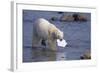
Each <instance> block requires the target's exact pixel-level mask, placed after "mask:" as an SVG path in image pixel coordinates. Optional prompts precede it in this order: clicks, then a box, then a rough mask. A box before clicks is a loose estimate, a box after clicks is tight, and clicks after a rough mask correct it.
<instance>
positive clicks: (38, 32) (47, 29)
mask: <svg viewBox="0 0 100 73" xmlns="http://www.w3.org/2000/svg"><path fill="white" fill-rule="evenodd" d="M63 36H64V35H63V32H62V31H61V30H60V29H58V28H57V27H56V26H55V25H54V24H52V23H50V22H49V21H47V20H46V19H44V18H39V19H37V20H36V21H35V22H34V25H33V37H32V38H33V40H32V47H37V46H39V45H41V42H43V40H45V41H46V42H47V44H46V45H48V48H49V49H51V50H57V46H56V41H57V39H60V40H62V39H63Z"/></svg>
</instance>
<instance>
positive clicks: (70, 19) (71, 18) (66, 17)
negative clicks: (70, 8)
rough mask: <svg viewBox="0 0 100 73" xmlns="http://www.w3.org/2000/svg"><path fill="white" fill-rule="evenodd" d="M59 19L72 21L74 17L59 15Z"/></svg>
mask: <svg viewBox="0 0 100 73" xmlns="http://www.w3.org/2000/svg"><path fill="white" fill-rule="evenodd" d="M60 21H74V18H73V17H72V16H71V15H63V16H61V18H60Z"/></svg>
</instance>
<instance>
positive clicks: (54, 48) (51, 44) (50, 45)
mask: <svg viewBox="0 0 100 73" xmlns="http://www.w3.org/2000/svg"><path fill="white" fill-rule="evenodd" d="M48 48H49V49H50V50H52V51H57V45H56V40H48Z"/></svg>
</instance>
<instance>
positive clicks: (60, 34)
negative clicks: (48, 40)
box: [52, 30, 64, 40]
mask: <svg viewBox="0 0 100 73" xmlns="http://www.w3.org/2000/svg"><path fill="white" fill-rule="evenodd" d="M52 36H53V38H54V39H59V40H63V37H64V34H63V32H62V31H60V30H56V31H54V32H53V33H52Z"/></svg>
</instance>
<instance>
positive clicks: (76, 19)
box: [72, 13, 87, 21]
mask: <svg viewBox="0 0 100 73" xmlns="http://www.w3.org/2000/svg"><path fill="white" fill-rule="evenodd" d="M72 17H73V18H74V21H87V18H86V17H85V16H83V15H81V14H78V13H75V14H73V15H72Z"/></svg>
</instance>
